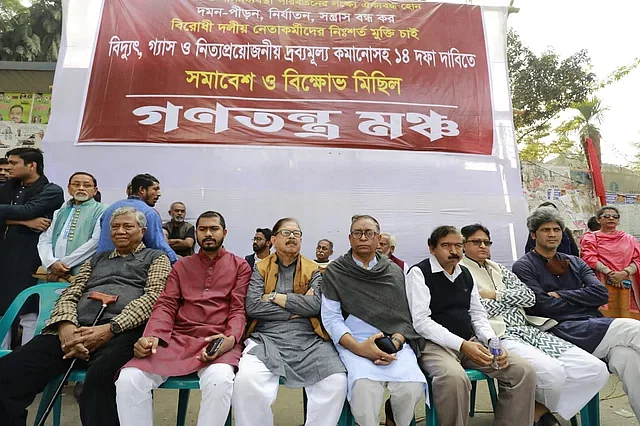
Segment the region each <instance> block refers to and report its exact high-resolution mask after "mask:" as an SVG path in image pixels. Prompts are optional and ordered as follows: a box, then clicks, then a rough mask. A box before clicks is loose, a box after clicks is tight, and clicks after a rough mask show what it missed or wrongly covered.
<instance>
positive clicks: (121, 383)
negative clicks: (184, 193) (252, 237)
mask: <svg viewBox="0 0 640 426" xmlns="http://www.w3.org/2000/svg"><path fill="white" fill-rule="evenodd" d="M196 232H197V238H198V244H199V245H200V251H199V252H198V254H195V255H192V256H188V257H185V258H182V259H180V260H179V261H178V262H177V263H176V264H175V265H174V267H173V270H172V271H171V274H170V275H169V279H168V281H167V285H166V286H165V288H164V291H163V292H162V294H161V295H160V297H159V298H158V301H157V302H156V304H155V306H154V308H153V312H152V314H151V318H150V319H149V322H148V323H147V326H146V328H145V330H144V333H143V336H144V337H141V338H140V339H139V340H138V342H137V343H136V344H135V346H134V356H135V358H134V359H133V360H131V361H130V362H129V363H128V364H126V365H125V367H124V369H123V370H122V371H121V372H120V376H119V378H118V380H117V382H116V389H117V396H116V400H117V404H118V416H119V418H120V423H121V424H122V425H123V426H133V425H151V424H153V399H152V395H151V391H152V390H154V389H157V388H158V387H159V386H160V385H162V383H164V382H165V381H166V380H167V378H168V377H170V376H182V375H186V374H191V373H193V372H197V373H198V377H199V378H200V389H202V402H201V404H200V413H199V415H198V424H199V425H208V426H216V425H217V426H222V425H224V424H225V422H226V420H227V413H228V412H229V406H230V405H231V393H232V391H233V381H234V376H235V374H234V370H235V368H236V367H237V366H238V360H239V359H240V355H241V353H242V333H243V332H244V328H245V325H246V316H245V309H244V305H245V296H246V294H247V287H248V285H249V278H250V276H251V269H250V268H249V266H248V265H247V263H246V262H245V261H244V259H242V258H241V257H238V256H236V255H234V254H232V253H230V252H228V251H227V250H226V249H225V248H224V247H223V243H224V238H225V236H226V235H227V229H226V224H225V220H224V218H223V217H222V215H221V214H220V213H218V212H214V211H207V212H205V213H202V214H201V215H200V217H199V218H198V220H197V221H196ZM219 338H221V339H222V344H221V346H220V347H219V348H218V350H217V351H216V352H215V353H213V354H207V351H206V348H207V346H208V344H209V343H210V342H212V341H215V340H216V339H219Z"/></svg>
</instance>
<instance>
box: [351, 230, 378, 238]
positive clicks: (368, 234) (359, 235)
mask: <svg viewBox="0 0 640 426" xmlns="http://www.w3.org/2000/svg"><path fill="white" fill-rule="evenodd" d="M363 235H364V237H365V238H366V239H367V240H370V239H371V238H373V237H375V236H376V235H378V233H377V232H376V231H374V230H373V229H367V230H366V231H363V230H361V229H356V230H354V231H351V236H352V237H353V238H357V239H360V238H362V236H363Z"/></svg>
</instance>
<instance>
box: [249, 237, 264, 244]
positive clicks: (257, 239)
mask: <svg viewBox="0 0 640 426" xmlns="http://www.w3.org/2000/svg"><path fill="white" fill-rule="evenodd" d="M251 241H254V242H258V243H259V242H260V241H267V240H265V239H264V238H260V237H258V238H254V239H253V240H251Z"/></svg>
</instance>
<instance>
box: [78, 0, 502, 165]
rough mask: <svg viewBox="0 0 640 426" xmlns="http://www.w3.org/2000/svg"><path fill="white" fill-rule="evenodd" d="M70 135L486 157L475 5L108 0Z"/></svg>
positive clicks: (484, 85)
mask: <svg viewBox="0 0 640 426" xmlns="http://www.w3.org/2000/svg"><path fill="white" fill-rule="evenodd" d="M79 142H80V143H85V142H156V143H170V144H242V145H247V144H259V145H298V146H301V145H302V146H322V147H353V148H381V149H402V150H423V151H424V150H434V151H450V152H463V153H476V154H491V151H492V146H493V121H492V104H491V92H490V87H489V71H488V64H487V54H486V47H485V38H484V28H483V20H482V10H481V8H480V7H478V6H470V5H452V4H434V3H399V2H385V1H373V2H367V1H344V0H161V1H148V0H105V3H104V10H103V14H102V20H101V24H100V29H99V35H98V39H97V45H96V49H95V55H94V60H93V64H92V70H91V80H90V84H89V87H88V92H87V98H86V103H85V108H84V115H83V118H82V127H81V130H80V136H79Z"/></svg>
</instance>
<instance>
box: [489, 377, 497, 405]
mask: <svg viewBox="0 0 640 426" xmlns="http://www.w3.org/2000/svg"><path fill="white" fill-rule="evenodd" d="M487 386H489V396H490V397H491V407H492V408H493V412H494V413H495V412H496V407H497V406H498V392H497V391H496V382H495V381H494V380H493V379H489V380H487Z"/></svg>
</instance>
